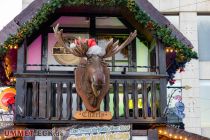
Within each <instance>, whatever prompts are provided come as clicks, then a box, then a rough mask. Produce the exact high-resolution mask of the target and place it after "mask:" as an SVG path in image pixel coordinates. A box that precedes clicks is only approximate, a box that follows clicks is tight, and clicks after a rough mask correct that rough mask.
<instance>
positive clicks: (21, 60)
mask: <svg viewBox="0 0 210 140" xmlns="http://www.w3.org/2000/svg"><path fill="white" fill-rule="evenodd" d="M26 48H27V41H26V39H25V40H24V42H23V44H22V46H21V47H20V48H19V49H18V54H17V71H16V72H17V73H23V72H25V64H26Z"/></svg>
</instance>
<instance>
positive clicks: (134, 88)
mask: <svg viewBox="0 0 210 140" xmlns="http://www.w3.org/2000/svg"><path fill="white" fill-rule="evenodd" d="M136 87H137V83H136V80H134V83H133V88H132V94H133V104H134V108H133V111H134V114H133V116H134V118H135V119H137V118H138V116H139V115H138V114H139V113H138V92H137V88H136Z"/></svg>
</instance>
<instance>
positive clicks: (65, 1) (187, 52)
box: [0, 0, 198, 81]
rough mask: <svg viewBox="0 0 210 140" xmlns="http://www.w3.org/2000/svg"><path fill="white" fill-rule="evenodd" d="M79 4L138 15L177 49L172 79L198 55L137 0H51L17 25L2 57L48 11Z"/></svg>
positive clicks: (1, 47)
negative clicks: (120, 8) (140, 6)
mask: <svg viewBox="0 0 210 140" xmlns="http://www.w3.org/2000/svg"><path fill="white" fill-rule="evenodd" d="M80 5H83V6H84V5H85V6H98V7H110V6H115V7H116V6H121V7H127V8H128V9H129V11H130V12H131V13H132V14H133V16H134V17H135V19H136V20H137V21H138V22H139V23H140V24H141V25H143V27H145V28H147V29H148V30H149V31H151V33H152V34H153V35H154V36H156V37H157V38H158V39H160V40H161V41H162V43H163V44H164V45H165V46H168V47H170V48H173V50H176V55H175V56H174V58H175V61H173V62H172V64H171V67H169V69H168V70H167V72H168V74H169V80H170V79H173V76H174V73H175V72H176V71H177V70H178V69H179V68H180V67H182V68H184V66H185V63H186V62H189V61H190V60H191V59H192V58H198V57H197V53H196V52H195V51H193V50H192V46H186V45H185V44H184V43H182V42H181V41H180V40H178V39H177V38H176V37H175V36H173V35H172V30H171V29H170V28H169V27H166V26H162V25H159V24H158V23H157V22H156V21H154V20H152V19H151V17H150V16H149V15H148V14H147V13H145V12H144V11H143V10H142V9H140V8H139V7H138V5H137V4H136V3H135V1H134V0H108V1H93V0H88V1H87V0H74V1H72V0H49V1H48V2H47V3H45V4H43V6H42V7H41V8H40V10H39V11H38V12H37V14H36V15H35V16H34V17H33V18H32V19H31V20H28V21H27V22H26V23H24V24H23V25H22V26H21V27H20V28H19V29H18V31H17V33H16V34H13V35H11V36H10V37H8V38H7V40H6V41H5V42H4V44H0V60H1V61H2V60H3V58H4V57H5V56H6V53H7V52H8V51H9V50H11V48H13V49H14V48H15V49H17V48H18V45H20V44H21V43H22V42H23V40H24V38H25V37H26V36H28V37H30V36H31V35H32V34H33V32H35V31H37V30H39V28H40V25H42V24H43V23H45V22H47V20H48V17H49V15H51V14H53V13H54V12H55V10H56V9H57V8H60V7H62V6H80ZM1 63H2V62H1ZM173 65H175V66H173ZM0 72H1V75H2V74H3V73H2V70H1V66H0ZM3 79H4V78H3ZM3 79H2V77H1V81H3ZM4 80H5V79H4Z"/></svg>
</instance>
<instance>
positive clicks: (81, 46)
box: [53, 24, 88, 57]
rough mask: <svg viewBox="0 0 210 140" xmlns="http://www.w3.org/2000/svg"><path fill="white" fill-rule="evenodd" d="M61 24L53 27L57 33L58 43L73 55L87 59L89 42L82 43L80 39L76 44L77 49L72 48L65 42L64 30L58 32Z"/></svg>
mask: <svg viewBox="0 0 210 140" xmlns="http://www.w3.org/2000/svg"><path fill="white" fill-rule="evenodd" d="M58 28H59V24H57V25H56V26H55V27H53V31H54V33H55V37H56V39H57V40H58V43H59V44H60V45H61V46H62V47H64V48H65V49H67V50H68V51H69V52H70V53H71V54H73V55H75V56H77V57H86V52H87V51H88V47H87V42H82V41H80V39H79V42H78V43H76V44H75V45H76V47H74V48H70V47H69V46H68V45H67V44H66V43H65V41H64V40H63V29H61V30H58Z"/></svg>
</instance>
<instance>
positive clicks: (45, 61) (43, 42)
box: [41, 32, 48, 71]
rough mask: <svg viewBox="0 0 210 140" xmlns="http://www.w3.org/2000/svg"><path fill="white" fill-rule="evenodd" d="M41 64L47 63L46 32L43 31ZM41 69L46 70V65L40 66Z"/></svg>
mask: <svg viewBox="0 0 210 140" xmlns="http://www.w3.org/2000/svg"><path fill="white" fill-rule="evenodd" d="M41 47H42V48H41V64H42V65H47V57H48V33H47V32H43V33H42V35H41ZM41 70H42V71H43V70H44V71H46V70H47V68H46V67H41Z"/></svg>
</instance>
